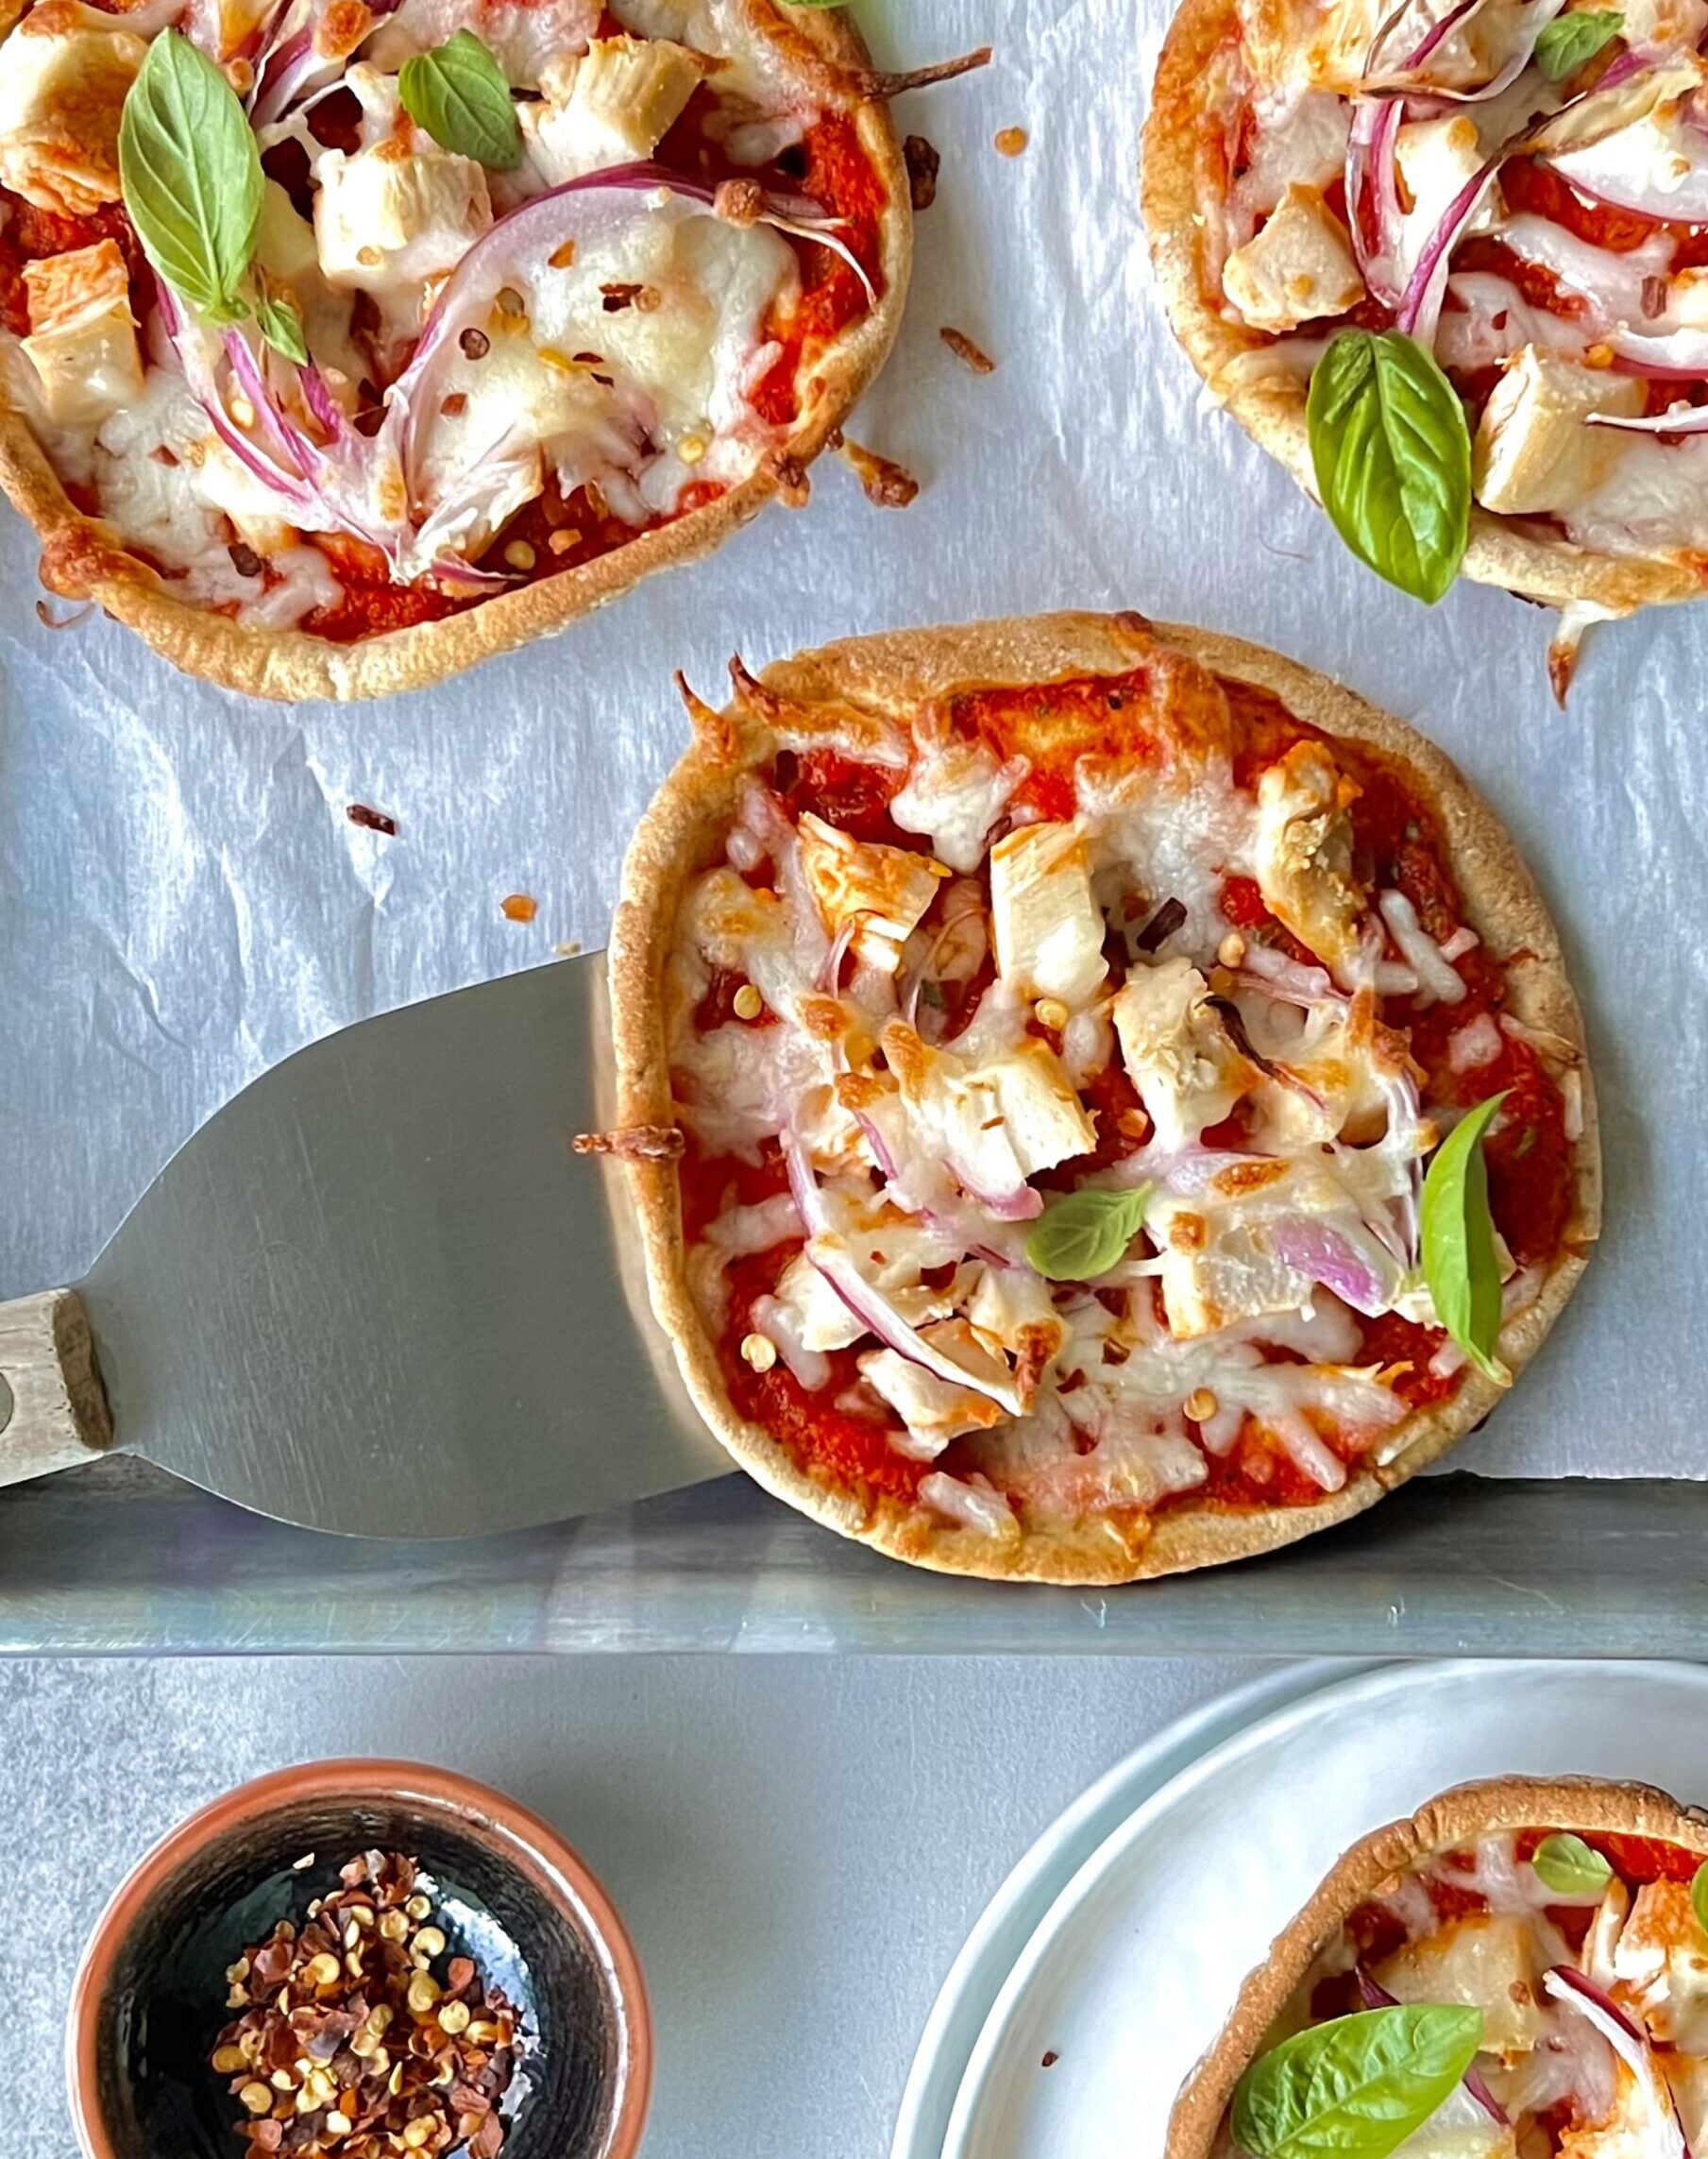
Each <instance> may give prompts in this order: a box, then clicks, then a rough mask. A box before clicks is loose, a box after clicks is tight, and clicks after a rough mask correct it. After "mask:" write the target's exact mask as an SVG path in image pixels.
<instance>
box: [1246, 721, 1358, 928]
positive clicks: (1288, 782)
mask: <svg viewBox="0 0 1708 2159" xmlns="http://www.w3.org/2000/svg"><path fill="white" fill-rule="evenodd" d="M1357 793H1358V790H1357V788H1356V787H1355V786H1354V785H1353V784H1352V783H1351V782H1350V781H1348V780H1346V779H1344V777H1343V776H1342V774H1340V772H1339V771H1338V770H1337V769H1336V767H1335V762H1334V759H1333V757H1330V755H1329V754H1328V750H1327V749H1326V748H1325V747H1324V746H1323V744H1322V743H1320V742H1295V743H1294V746H1293V748H1292V749H1291V750H1289V751H1288V752H1287V754H1286V755H1285V756H1284V757H1279V758H1277V761H1276V762H1275V763H1274V764H1273V765H1271V766H1270V767H1269V769H1268V771H1267V772H1266V773H1265V774H1263V776H1262V778H1261V779H1260V781H1259V783H1258V832H1257V846H1256V852H1257V863H1256V867H1257V877H1258V889H1259V891H1260V893H1262V895H1263V899H1264V903H1265V904H1266V905H1267V907H1268V908H1269V909H1270V910H1271V912H1272V913H1273V914H1274V915H1275V916H1276V917H1277V920H1278V921H1280V922H1283V923H1285V924H1286V926H1287V927H1288V928H1289V929H1291V930H1292V932H1293V934H1294V936H1295V937H1296V938H1297V939H1298V940H1299V942H1300V944H1304V945H1306V946H1308V947H1309V949H1310V950H1311V951H1312V952H1314V953H1315V954H1316V956H1317V958H1318V959H1319V960H1326V961H1328V964H1329V966H1330V967H1339V966H1342V965H1344V962H1345V961H1347V960H1348V959H1349V958H1350V957H1351V955H1352V951H1353V949H1354V946H1355V944H1356V939H1355V936H1354V933H1353V926H1354V924H1355V923H1356V922H1357V920H1358V917H1359V913H1360V910H1361V907H1362V905H1363V897H1362V894H1361V893H1360V892H1359V889H1358V887H1357V885H1356V884H1355V883H1354V882H1353V877H1352V821H1351V818H1350V817H1349V816H1348V814H1347V812H1348V810H1349V808H1350V806H1351V804H1352V802H1353V800H1354V799H1355V798H1356V796H1357Z"/></svg>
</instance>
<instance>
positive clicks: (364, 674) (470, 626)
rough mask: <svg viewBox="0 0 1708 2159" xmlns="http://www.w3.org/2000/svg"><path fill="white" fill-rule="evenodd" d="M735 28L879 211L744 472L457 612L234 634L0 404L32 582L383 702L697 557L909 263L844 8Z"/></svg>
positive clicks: (860, 49) (215, 672) (174, 636)
mask: <svg viewBox="0 0 1708 2159" xmlns="http://www.w3.org/2000/svg"><path fill="white" fill-rule="evenodd" d="M739 5H740V8H741V11H742V13H743V15H744V16H745V18H746V20H747V22H748V24H749V25H750V26H752V27H753V29H754V30H755V31H756V32H757V33H758V34H759V35H760V36H762V37H763V38H764V39H765V40H766V41H767V42H768V43H769V45H770V47H771V48H772V50H773V52H774V53H775V54H776V56H777V58H778V59H779V60H780V61H781V62H782V63H783V65H784V67H785V68H786V70H787V72H788V73H789V74H790V75H791V76H792V77H793V79H794V80H795V81H796V82H797V83H798V84H799V85H800V87H801V89H802V91H803V93H805V94H807V95H809V96H810V97H811V98H812V99H814V100H815V101H816V102H817V103H818V104H819V106H820V109H821V110H832V111H838V112H842V113H846V114H847V115H849V116H850V117H851V118H852V119H853V120H854V127H855V130H856V133H857V135H858V138H859V142H860V144H861V147H862V148H863V149H864V151H865V153H866V155H867V156H868V157H869V158H870V159H871V162H872V164H873V166H874V167H875V168H876V170H877V172H878V173H879V174H880V175H881V177H882V178H883V180H884V183H885V187H886V190H887V192H888V198H889V199H888V208H887V209H886V210H885V211H884V212H883V213H882V215H881V217H880V220H879V237H880V260H881V266H882V270H883V277H884V290H883V293H882V295H881V297H879V300H878V303H877V305H876V306H875V307H873V308H871V309H869V310H868V311H867V312H866V313H865V314H862V315H860V316H859V317H858V318H857V319H856V320H855V321H854V322H852V323H851V324H849V326H848V327H847V329H846V330H845V331H842V332H840V333H839V334H838V335H837V336H836V337H835V338H833V339H832V340H831V341H830V342H829V343H828V344H827V345H826V347H825V348H824V349H823V350H822V351H821V352H820V354H819V355H818V356H817V357H816V359H815V360H814V361H813V362H812V363H811V364H810V365H808V366H806V367H805V368H803V372H802V377H801V382H802V394H801V406H802V411H801V416H800V417H799V418H798V419H797V421H796V423H795V425H794V428H793V429H792V430H791V432H790V433H789V434H788V435H787V436H786V439H785V440H784V441H783V442H782V443H781V444H780V445H779V446H778V449H777V450H776V451H775V452H774V453H773V454H772V455H771V456H769V457H768V458H767V460H766V462H765V463H764V464H763V465H762V466H761V467H760V468H759V469H758V470H757V471H756V472H754V473H753V475H752V476H751V477H750V478H749V479H747V480H745V481H743V482H742V484H740V485H739V486H737V487H733V488H731V489H730V491H729V493H728V494H726V495H723V496H720V497H719V500H718V501H715V502H708V503H706V504H705V505H704V506H703V507H702V508H700V509H697V510H690V511H688V512H687V514H686V515H685V516H684V517H681V518H678V519H675V521H674V522H673V523H671V524H668V525H664V526H661V527H660V528H659V529H658V530H656V531H654V532H649V533H644V534H642V535H641V536H639V537H638V538H636V539H634V540H631V541H629V542H628V543H627V544H626V545H624V546H622V547H619V548H615V549H613V550H612V551H611V552H610V553H608V554H602V555H600V556H597V557H596V558H595V559H594V560H593V561H591V562H588V563H584V564H583V565H582V566H581V567H579V568H577V569H573V570H559V571H557V572H556V573H555V574H554V575H550V576H547V577H541V578H536V579H535V580H534V581H533V583H532V584H529V585H525V586H522V587H519V588H518V589H516V591H513V592H505V593H500V594H499V596H498V597H496V598H495V599H491V600H484V601H482V602H481V603H480V604H478V605H477V606H474V607H469V608H465V610H464V611H463V612H462V613H461V614H457V615H448V616H446V617H444V618H443V619H442V620H441V621H436V622H420V623H416V624H414V626H412V627H410V628H408V629H401V630H389V631H385V632H383V633H382V634H381V635H380V636H378V637H373V638H363V639H362V640H361V641H360V642H358V643H355V644H334V643H332V642H330V641H329V640H328V639H326V638H316V637H311V636H309V635H308V634H307V633H305V632H304V631H301V630H294V629H293V630H264V629H256V628H248V627H245V626H244V625H243V624H240V623H237V622H234V621H231V620H229V618H228V617H227V616H224V615H216V614H213V613H211V612H210V611H209V610H208V609H207V608H205V607H200V606H196V605H194V604H192V603H190V602H188V601H185V600H181V599H178V597H176V596H175V594H174V592H173V589H172V587H171V584H170V582H169V581H167V580H165V579H162V578H161V577H160V576H159V575H158V574H157V573H156V572H155V571H154V570H151V569H150V568H149V567H148V565H147V564H146V563H144V562H143V561H141V560H139V559H138V557H137V556H135V555H133V554H131V553H128V552H127V550H126V548H125V547H124V546H123V545H122V543H121V542H120V541H119V539H118V537H117V536H116V535H115V534H114V532H113V531H112V529H111V527H110V526H109V525H107V524H106V523H104V522H103V521H102V520H101V519H97V518H89V517H86V516H84V514H83V513H82V512H81V511H80V510H78V509H77V508H76V506H75V504H74V503H73V502H72V501H70V499H69V498H68V497H67V495H66V493H65V490H64V488H63V487H62V486H61V485H60V484H59V475H58V474H57V473H56V472H55V471H54V468H53V467H52V465H51V464H50V463H49V462H48V459H47V455H46V453H45V451H44V450H42V446H41V444H40V443H39V442H38V441H37V440H36V437H35V435H34V434H33V433H32V432H31V430H30V428H29V425H28V423H27V421H26V420H25V418H24V416H22V415H21V414H20V413H19V412H18V411H16V410H15V409H14V408H13V407H11V406H9V405H8V404H7V403H6V402H5V401H4V399H0V486H3V487H4V488H5V490H6V492H7V494H8V496H9V497H10V498H11V501H12V504H13V506H14V507H15V508H17V509H19V510H21V511H23V513H24V515H25V517H26V518H27V519H29V520H30V522H31V523H32V524H33V525H34V526H35V528H36V530H37V531H38V532H39V533H40V534H41V536H42V583H43V584H44V585H46V586H47V587H48V588H49V589H50V590H51V591H54V592H57V593H59V594H60V595H61V596H62V597H63V598H65V599H68V600H93V601H96V602H97V603H98V604H100V605H101V606H102V607H103V608H105V610H106V611H107V613H108V614H110V615H111V616H113V617H115V618H116V619H117V620H118V621H121V622H124V623H127V624H128V626H129V627H130V628H131V629H133V630H135V631H136V632H137V633H138V634H139V635H140V636H141V637H143V638H144V639H146V641H147V642H148V643H149V644H151V645H152V646H153V647H154V649H155V651H156V652H158V653H160V654H161V655H162V656H163V657H165V658H166V659H169V660H170V661H171V662H172V663H173V665H174V666H175V667H180V668H182V669H183V670H184V671H185V672H186V673H188V674H199V675H202V676H205V677H206V678H207V680H209V681H210V682H217V683H220V684H222V685H223V686H224V687H225V688H226V689H237V690H242V691H244V692H245V693H246V694H247V695H249V696H252V697H276V698H280V699H283V700H286V701H288V702H290V703H293V704H295V703H298V702H301V701H302V700H304V699H307V698H312V697H330V698H340V699H344V698H360V697H389V696H391V695H393V694H394V693H395V692H396V691H398V690H403V689H422V688H423V687H425V686H426V685H427V684H428V683H432V682H443V681H444V680H445V679H446V678H447V677H448V676H449V675H453V674H459V673H461V672H462V671H463V670H464V669H465V668H467V667H472V666H474V664H475V662H476V661H477V660H482V659H487V658H490V657H491V656H492V655H494V654H496V653H504V652H510V651H513V650H514V649H515V648H516V646H517V645H524V644H528V643H530V642H531V641H532V640H533V638H542V637H546V636H549V635H550V633H551V632H552V631H554V630H561V629H562V628H563V627H564V625H565V624H566V623H567V622H571V621H575V619H576V618H577V617H578V616H581V615H585V614H588V613H590V612H591V611H592V610H593V609H594V608H595V607H601V606H603V605H604V604H605V602H606V601H608V600H615V599H617V597H618V596H619V595H620V594H622V593H624V592H627V591H628V590H629V589H630V588H631V587H633V586H635V585H638V584H639V582H640V580H641V579H642V578H643V577H646V576H648V575H649V574H650V573H651V571H653V570H666V569H668V568H671V567H672V566H674V565H675V564H677V563H683V562H693V561H695V560H697V559H698V558H699V557H700V556H701V555H704V554H709V553H711V552H712V550H713V549H714V548H717V547H719V546H721V545H722V543H723V542H724V541H725V540H726V539H727V538H728V537H729V536H730V535H731V534H732V533H733V532H735V531H736V529H737V528H738V527H739V526H741V525H744V524H746V523H747V521H748V520H749V519H750V518H753V516H755V515H756V514H757V512H758V511H759V510H761V509H762V508H763V507H764V506H765V504H766V503H767V502H768V501H769V500H770V498H771V496H773V495H774V494H776V493H777V492H778V490H779V488H780V487H781V486H783V485H784V484H785V480H788V481H789V482H790V483H791V484H792V483H793V481H794V479H795V476H796V475H797V474H798V473H799V472H800V471H802V470H803V469H804V468H805V467H807V466H808V465H810V464H811V462H812V460H813V459H814V458H815V457H816V456H817V455H818V454H819V452H820V450H822V449H823V447H824V444H825V441H826V439H827V438H828V437H829V436H830V434H831V433H833V432H834V430H835V429H836V428H837V427H838V426H839V425H840V424H841V422H842V421H843V420H844V419H845V418H846V417H847V416H848V414H849V413H850V411H851V410H852V409H853V407H854V402H855V400H856V399H858V398H859V396H860V394H861V393H862V391H864V389H865V388H866V385H867V384H868V383H869V382H871V379H872V377H873V376H874V375H876V373H877V371H878V369H879V368H880V367H881V366H882V365H883V364H884V361H885V359H886V357H887V356H888V351H889V348H890V346H891V345H892V344H893V343H894V342H895V335H896V331H897V330H898V328H899V327H900V324H901V319H902V308H903V304H904V302H905V298H906V293H907V278H908V272H909V269H910V267H911V265H912V260H913V212H912V207H911V204H910V201H909V197H908V183H907V173H906V168H905V165H904V164H903V161H902V154H901V148H900V145H899V144H898V143H897V141H896V133H895V128H894V127H893V126H892V124H891V122H890V117H889V110H888V106H887V105H886V104H885V103H884V102H883V101H882V100H880V99H878V98H875V97H872V96H870V95H867V94H866V93H865V90H864V88H863V86H862V83H861V80H860V71H862V70H865V69H867V68H869V67H870V65H871V60H870V56H869V55H868V53H867V50H866V47H865V44H864V43H863V42H862V41H861V39H860V36H859V33H858V32H857V31H856V30H855V29H854V26H853V24H852V23H851V21H850V20H849V16H848V12H847V10H846V9H845V8H828V9H823V8H793V9H787V10H786V9H784V8H782V7H781V6H780V5H774V4H773V0H739Z"/></svg>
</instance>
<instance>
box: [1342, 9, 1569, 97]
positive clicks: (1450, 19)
mask: <svg viewBox="0 0 1708 2159" xmlns="http://www.w3.org/2000/svg"><path fill="white" fill-rule="evenodd" d="M1482 5H1483V0H1460V5H1459V6H1458V7H1456V8H1449V10H1448V11H1447V13H1446V14H1445V15H1444V16H1443V17H1442V19H1441V21H1440V22H1439V23H1437V24H1436V25H1435V26H1434V27H1433V28H1432V29H1431V30H1430V32H1429V36H1428V37H1427V38H1425V40H1424V42H1423V43H1422V44H1421V45H1419V46H1418V48H1417V50H1416V51H1415V52H1414V53H1413V54H1412V58H1411V59H1409V60H1408V61H1406V63H1405V64H1404V66H1403V67H1401V68H1398V69H1396V70H1395V73H1394V74H1393V75H1392V76H1377V77H1376V78H1375V79H1374V80H1366V81H1365V82H1364V83H1361V85H1360V87H1359V95H1360V96H1361V97H1377V98H1387V99H1392V98H1400V99H1404V98H1407V97H1428V98H1429V99H1430V100H1431V101H1432V102H1437V103H1441V104H1447V105H1480V104H1483V103H1485V102H1486V101H1487V100H1488V99H1490V98H1494V97H1498V96H1500V95H1501V93H1503V92H1505V91H1508V90H1511V88H1512V87H1513V85H1514V83H1515V82H1516V81H1517V79H1518V77H1519V76H1521V75H1522V74H1523V73H1524V71H1525V69H1526V68H1527V67H1529V65H1530V61H1531V59H1533V58H1534V56H1535V51H1536V41H1537V40H1538V39H1539V38H1540V37H1541V35H1542V33H1543V31H1544V30H1545V29H1546V28H1547V26H1548V24H1549V23H1551V22H1552V21H1553V19H1554V17H1555V16H1556V15H1558V14H1559V13H1560V12H1561V10H1562V9H1563V8H1564V6H1565V0H1527V4H1526V6H1525V8H1524V9H1523V25H1522V27H1523V33H1524V34H1523V35H1522V36H1521V37H1520V39H1519V40H1518V42H1517V43H1516V44H1515V45H1514V48H1513V50H1512V51H1511V52H1510V53H1509V54H1508V55H1507V57H1506V59H1504V60H1502V62H1501V63H1500V66H1499V68H1498V69H1497V72H1496V73H1495V74H1494V75H1493V76H1490V78H1489V80H1488V81H1487V82H1479V83H1474V84H1472V85H1471V86H1470V87H1469V88H1468V89H1462V88H1459V87H1456V86H1455V85H1453V84H1451V83H1445V82H1431V81H1429V79H1428V77H1427V76H1423V75H1421V74H1420V73H1419V72H1418V71H1419V70H1421V68H1422V67H1423V64H1424V62H1425V61H1426V60H1427V59H1429V58H1430V56H1431V55H1432V54H1434V53H1435V52H1436V51H1437V50H1438V49H1439V48H1440V47H1441V46H1442V45H1443V44H1445V43H1446V40H1447V39H1448V38H1449V37H1450V36H1451V35H1452V33H1453V32H1454V31H1455V30H1457V29H1461V28H1463V25H1464V23H1465V21H1466V19H1467V17H1469V16H1471V15H1474V14H1476V13H1477V11H1478V9H1479V8H1480V7H1481V6H1482Z"/></svg>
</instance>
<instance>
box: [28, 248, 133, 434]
mask: <svg viewBox="0 0 1708 2159" xmlns="http://www.w3.org/2000/svg"><path fill="white" fill-rule="evenodd" d="M24 287H25V297H26V298H27V301H28V305H29V332H30V333H29V335H28V336H27V337H26V338H25V340H24V350H25V355H26V357H27V358H28V360H29V363H30V365H31V366H33V367H34V368H35V370H36V373H37V374H38V375H39V376H40V377H41V379H42V403H43V404H44V405H45V406H46V408H47V416H48V418H49V419H51V420H54V421H56V422H58V423H59V425H60V426H67V425H71V426H92V425H94V424H96V423H97V422H99V421H101V420H104V419H106V418H107V417H108V416H110V414H112V413H115V412H117V411H118V410H119V408H120V407H121V406H122V405H125V404H127V403H128V402H129V401H130V400H131V399H133V398H135V397H136V396H137V395H138V393H139V392H140V391H141V389H142V387H143V362H142V355H141V353H140V352H139V351H138V349H137V341H136V318H135V316H134V315H132V314H131V312H130V275H129V272H128V271H127V268H126V266H125V258H124V256H123V255H122V254H121V253H120V251H119V246H118V243H117V241H116V240H97V241H96V243H95V244H94V246H93V247H76V248H73V249H72V250H71V251H70V252H69V253H67V254H64V255H48V256H45V257H43V258H42V261H40V262H36V263H25V266H24Z"/></svg>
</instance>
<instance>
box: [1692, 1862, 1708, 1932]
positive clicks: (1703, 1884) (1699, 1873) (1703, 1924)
mask: <svg viewBox="0 0 1708 2159" xmlns="http://www.w3.org/2000/svg"><path fill="white" fill-rule="evenodd" d="M1690 1909H1691V1910H1692V1911H1693V1912H1694V1913H1696V1923H1697V1925H1698V1926H1699V1927H1700V1929H1701V1930H1702V1931H1703V1933H1704V1934H1708V1860H1704V1861H1703V1862H1702V1863H1701V1865H1700V1866H1699V1867H1698V1868H1697V1870H1696V1873H1695V1875H1694V1876H1693V1877H1692V1879H1691V1883H1690Z"/></svg>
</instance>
